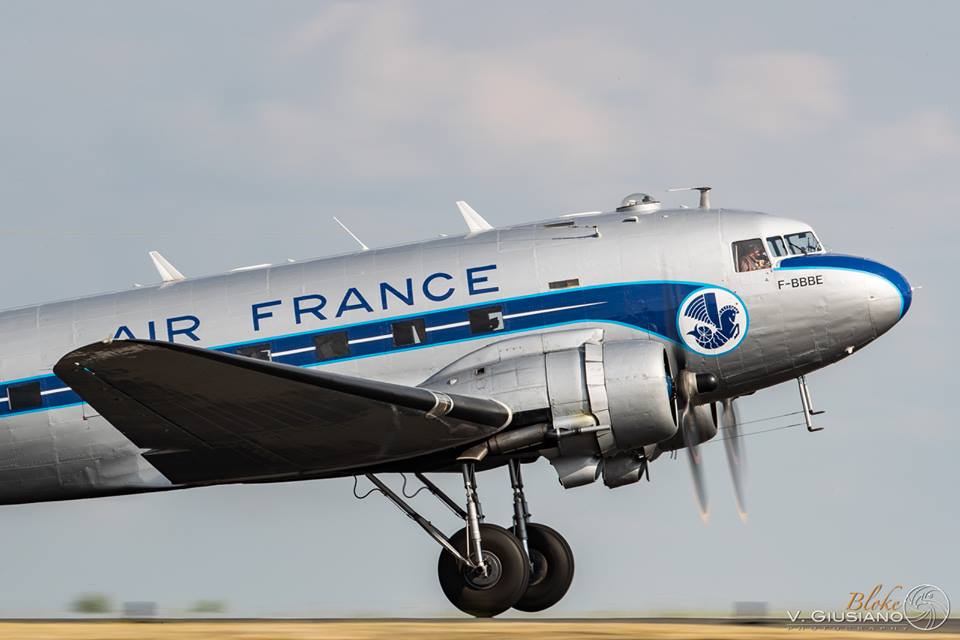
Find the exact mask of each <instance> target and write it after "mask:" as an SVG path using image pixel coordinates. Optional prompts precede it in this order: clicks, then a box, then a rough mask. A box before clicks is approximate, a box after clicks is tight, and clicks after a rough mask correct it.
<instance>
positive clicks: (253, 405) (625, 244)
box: [0, 187, 912, 616]
mask: <svg viewBox="0 0 960 640" xmlns="http://www.w3.org/2000/svg"><path fill="white" fill-rule="evenodd" d="M696 189H697V190H699V191H700V198H701V202H700V205H701V206H700V208H698V209H683V208H681V209H675V210H667V209H664V208H662V207H661V206H660V204H659V203H658V202H657V201H655V200H654V199H653V198H651V197H649V196H645V195H643V194H633V195H631V196H628V197H627V198H626V199H625V200H624V201H623V203H622V205H621V206H620V207H619V208H617V209H616V210H615V211H611V212H607V213H589V214H576V215H572V216H565V217H561V218H557V219H552V220H548V221H546V222H538V223H535V224H523V225H518V226H513V227H506V228H497V229H495V228H493V227H491V226H490V225H489V224H488V223H487V222H486V221H485V220H483V218H482V217H480V216H479V215H478V214H477V213H476V212H475V211H473V210H472V209H471V208H470V207H469V206H468V205H466V203H458V204H459V206H460V209H461V213H462V214H463V216H464V218H465V220H466V222H467V224H468V227H469V229H470V232H469V233H468V234H466V235H464V236H462V237H441V238H438V239H434V240H429V241H425V242H420V243H415V244H408V245H404V246H397V247H392V248H386V249H381V250H361V251H357V252H355V253H352V254H348V255H342V256H336V257H331V258H324V259H318V260H310V261H304V262H298V263H291V264H284V265H281V266H272V267H271V266H269V265H264V266H262V267H261V268H253V269H246V270H236V271H234V272H230V273H227V274H224V275H217V276H213V277H203V278H195V279H191V278H184V277H183V276H182V275H181V274H180V273H179V272H177V271H176V269H175V268H173V266H172V265H170V264H169V263H168V262H166V261H165V260H164V259H163V258H162V256H159V255H154V260H155V263H156V264H157V267H158V269H159V270H160V272H161V275H162V276H163V280H164V282H163V283H161V284H159V285H156V286H149V287H142V288H136V289H132V290H129V291H124V292H121V293H112V294H105V295H97V296H92V297H85V298H78V299H76V300H68V301H64V302H55V303H51V304H43V305H39V306H30V307H25V308H20V309H13V310H9V311H5V312H3V313H2V314H0V339H2V340H0V344H2V347H0V379H2V382H0V398H2V400H0V421H2V423H3V427H4V428H2V429H0V502H2V503H6V504H14V503H24V502H36V501H45V500H62V499H72V498H86V497H94V496H105V495H117V494H127V493H135V492H147V491H160V490H169V489H180V488H187V487H196V486H204V485H215V484H224V483H235V482H284V481H292V480H303V479H309V478H334V477H346V476H354V477H355V478H356V477H357V476H365V477H366V478H368V479H369V481H370V482H372V483H373V485H374V486H375V487H376V488H377V489H379V491H380V492H381V493H382V494H383V495H384V496H386V497H387V498H388V499H389V500H391V501H392V502H393V503H395V504H396V505H397V506H398V507H400V508H401V509H402V510H403V511H404V512H405V513H406V515H408V516H409V517H411V518H412V519H413V520H415V521H416V522H417V524H419V525H420V526H421V527H422V528H423V529H424V530H425V531H426V532H427V533H428V534H429V535H430V536H431V537H432V538H433V539H434V540H435V541H436V542H438V543H439V544H440V546H441V547H442V549H441V552H440V559H439V564H438V573H439V579H440V585H441V587H442V589H443V591H444V593H445V594H446V596H447V597H448V598H449V599H450V601H451V602H452V603H453V604H454V605H455V606H456V607H458V608H460V609H461V610H463V611H465V612H467V613H470V614H472V615H475V616H493V615H497V614H499V613H501V612H503V611H506V610H508V609H510V608H511V607H512V608H516V609H519V610H522V611H540V610H543V609H546V608H547V607H550V606H552V605H553V604H555V603H557V602H558V601H559V600H560V599H561V598H562V597H563V595H564V594H565V593H566V591H567V588H568V587H569V585H570V582H571V580H572V578H573V556H572V554H571V551H570V547H569V546H568V545H567V543H566V541H565V540H564V539H563V538H562V537H561V536H560V535H559V534H558V533H557V532H556V531H554V530H553V529H551V528H549V527H547V526H544V525H542V524H538V523H534V522H531V521H530V514H529V511H528V508H527V501H526V498H525V496H524V489H523V482H522V478H521V465H522V463H527V462H531V461H534V460H537V459H538V458H539V457H541V456H543V457H545V458H546V459H547V460H548V461H549V462H550V464H551V465H553V468H554V469H555V470H556V473H557V477H558V478H559V481H560V484H561V485H563V487H565V488H570V487H578V486H581V485H585V484H589V483H591V482H594V481H595V480H597V479H598V478H600V477H602V479H603V482H604V484H605V485H606V486H608V487H611V488H614V487H622V486H625V485H629V484H631V483H635V482H637V481H638V480H639V479H640V478H641V477H642V476H643V475H644V473H646V472H647V470H648V466H649V465H650V464H651V463H652V462H654V461H655V460H656V459H657V458H658V457H659V456H661V455H662V454H664V453H665V452H672V451H675V450H678V449H681V448H683V449H686V450H687V452H688V457H689V461H690V467H691V469H692V471H693V477H694V486H695V489H696V495H697V496H698V499H699V504H700V507H701V510H702V512H703V513H705V512H706V506H707V505H706V493H705V491H704V487H703V482H702V478H701V471H700V465H701V452H700V450H699V448H698V445H699V444H701V443H703V442H705V441H707V440H709V439H711V438H713V437H714V436H716V435H717V432H718V420H717V416H718V413H719V414H720V416H721V419H720V422H721V426H720V427H719V428H722V429H723V430H724V431H725V433H724V436H722V437H723V439H724V442H725V445H726V447H727V454H728V458H729V462H730V465H731V469H732V471H733V478H734V486H735V489H736V496H737V501H738V505H737V506H738V508H739V509H740V511H741V513H742V512H743V493H742V491H743V489H742V486H741V484H742V480H741V474H740V468H741V465H742V451H741V449H740V439H739V437H738V436H739V435H740V431H739V426H738V422H737V412H736V404H735V402H734V401H735V399H736V398H737V397H739V396H743V395H747V394H751V393H753V392H755V391H757V390H759V389H763V388H765V387H769V386H771V385H775V384H778V383H781V382H785V381H789V380H794V379H795V380H798V381H799V384H798V388H799V391H800V399H801V406H802V407H803V413H804V418H805V420H806V424H807V426H808V428H809V429H811V430H813V429H814V427H812V423H811V418H810V416H811V415H812V413H813V412H812V410H811V408H810V399H809V395H808V394H807V391H806V385H805V383H804V375H805V374H807V373H809V372H811V371H814V370H816V369H820V368H821V367H825V366H827V365H829V364H832V363H834V362H837V361H839V360H842V359H843V358H845V357H847V356H849V355H850V354H852V353H854V352H855V351H857V350H859V349H861V348H863V347H864V346H866V345H867V344H868V343H870V342H872V341H873V340H875V339H876V338H877V337H879V336H880V335H881V334H883V333H884V332H886V331H887V330H889V329H890V328H891V327H892V326H893V325H894V324H896V323H897V322H898V321H899V320H900V319H901V318H903V316H904V314H905V313H906V312H907V310H908V309H909V308H910V303H911V299H912V292H911V288H910V286H909V284H908V283H907V281H906V279H905V278H904V277H903V276H902V275H901V274H900V273H898V272H897V271H894V270H893V269H891V268H890V267H887V266H884V265H883V264H880V263H878V262H874V261H872V260H868V259H865V258H857V257H853V256H848V255H841V254H836V253H830V252H826V251H825V250H824V249H823V248H822V246H821V244H820V241H819V240H818V238H817V237H816V235H815V234H814V232H813V230H812V229H811V228H810V227H809V226H808V225H806V224H804V223H803V222H800V221H797V220H790V219H786V218H780V217H774V216H770V215H764V214H760V213H752V212H747V211H736V210H724V209H715V208H711V207H710V205H709V201H708V200H709V197H708V196H709V191H708V188H706V187H698V188H696ZM364 248H365V247H364ZM503 466H506V467H507V470H508V472H509V477H510V480H511V484H512V487H513V501H514V521H513V526H512V528H511V529H506V528H503V527H500V526H497V525H494V524H490V523H486V522H484V518H483V513H482V511H481V508H480V501H479V498H478V489H477V480H476V477H477V474H476V472H477V471H482V470H488V469H496V468H500V467H503ZM437 471H453V472H456V473H459V474H462V477H463V485H464V489H465V499H464V501H463V502H462V503H459V502H458V501H455V500H453V499H452V498H450V497H449V496H447V495H446V494H445V493H443V492H442V491H441V490H440V488H439V487H437V486H436V485H435V484H434V483H433V482H432V481H431V480H430V479H428V478H427V476H426V475H425V474H426V473H430V472H437ZM388 472H401V473H413V474H416V477H417V478H418V479H419V480H420V481H421V482H423V483H424V485H425V487H426V488H427V489H428V490H429V491H430V492H431V493H433V494H434V495H435V496H436V497H437V498H439V499H440V500H441V501H442V502H443V503H444V504H445V505H446V506H447V507H449V508H450V510H452V511H453V512H454V513H455V514H456V515H457V517H458V518H461V519H462V520H463V523H464V527H463V528H462V529H461V530H460V531H459V532H457V533H455V534H454V535H452V536H450V537H447V536H446V535H444V534H443V533H441V532H440V530H439V529H437V528H436V527H435V526H434V525H433V524H431V523H430V522H429V521H427V520H426V519H425V518H423V517H422V516H421V515H420V514H419V513H418V512H417V511H415V510H414V509H413V507H412V506H410V504H409V502H407V501H406V500H405V499H404V496H403V495H398V494H397V493H396V492H394V491H393V490H392V489H391V488H390V487H389V486H387V485H386V484H384V483H383V481H382V480H381V479H380V477H378V475H377V474H381V473H388ZM355 489H356V487H355Z"/></svg>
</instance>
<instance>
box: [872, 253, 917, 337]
mask: <svg viewBox="0 0 960 640" xmlns="http://www.w3.org/2000/svg"><path fill="white" fill-rule="evenodd" d="M865 262H867V263H869V264H870V266H871V268H870V269H869V271H870V272H871V273H873V274H874V275H877V276H879V277H878V278H875V279H874V282H873V283H872V285H871V286H869V287H868V288H867V296H868V300H869V305H870V319H871V320H872V321H873V325H874V327H875V328H876V331H877V335H880V334H881V333H884V332H885V331H887V330H889V329H890V328H891V327H892V326H893V325H895V324H897V323H898V322H899V321H900V319H901V318H903V316H905V315H906V313H907V311H908V310H909V309H910V303H911V302H912V301H913V290H912V289H911V288H910V283H909V282H907V279H906V278H905V277H904V276H903V274H902V273H900V272H899V271H897V270H896V269H893V268H891V267H888V266H886V265H884V264H881V263H879V262H874V261H872V260H869V261H865Z"/></svg>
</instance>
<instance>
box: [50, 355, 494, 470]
mask: <svg viewBox="0 0 960 640" xmlns="http://www.w3.org/2000/svg"><path fill="white" fill-rule="evenodd" d="M53 371H54V373H55V374H56V375H57V376H58V377H59V378H60V379H61V380H63V381H64V382H66V383H67V384H69V385H70V386H71V387H72V388H73V390H74V391H76V392H77V393H78V394H79V395H80V397H81V398H83V400H84V401H86V402H87V403H89V404H90V405H91V406H92V407H93V408H94V409H96V410H97V411H98V412H99V413H100V414H101V415H102V416H103V417H104V418H106V419H107V420H108V421H109V422H110V423H111V424H112V425H113V426H115V427H116V428H117V429H119V430H120V431H121V432H122V433H123V434H124V435H125V436H127V437H128V438H129V439H130V440H131V441H132V442H133V443H134V444H136V445H137V446H138V447H140V448H142V449H144V456H145V457H146V458H147V459H148V460H149V461H150V462H151V463H152V464H153V465H154V466H155V467H156V468H157V469H158V470H159V471H160V472H161V473H163V474H164V475H165V476H167V477H168V478H169V479H170V480H171V481H172V482H174V483H176V484H192V483H209V482H221V481H235V480H248V479H271V478H276V479H282V478H285V477H291V478H295V477H297V476H302V475H310V474H318V473H329V472H333V471H346V470H349V469H351V468H358V467H364V466H369V465H373V464H380V463H385V462H391V461H397V460H403V459H407V458H413V457H417V456H421V455H425V454H429V453H433V452H436V451H441V450H444V449H449V448H452V447H457V446H460V445H468V444H471V443H473V442H477V441H479V440H483V439H484V438H486V437H488V436H489V435H491V434H493V433H496V432H497V431H499V430H500V429H502V428H504V427H505V426H507V424H509V422H510V420H511V417H512V416H511V413H510V410H509V409H508V408H507V407H506V406H504V405H503V404H501V403H499V402H497V401H495V400H491V399H486V398H473V397H467V396H456V395H449V394H442V393H437V392H434V391H429V390H427V389H421V388H419V387H408V386H404V385H398V384H391V383H387V382H378V381H374V380H367V379H363V378H355V377H351V376H345V375H340V374H335V373H329V372H325V371H317V370H313V369H303V368H299V367H293V366H289V365H284V364H277V363H273V362H266V361H262V360H255V359H252V358H245V357H242V356H235V355H230V354H226V353H220V352H217V351H210V350H206V349H199V348H196V347H189V346H185V345H179V344H171V343H167V342H154V341H146V340H122V341H114V342H109V343H102V342H98V343H94V344H90V345H87V346H85V347H81V348H79V349H77V350H75V351H72V352H71V353H68V354H67V355H65V356H64V357H63V358H61V360H60V361H59V362H58V363H57V365H56V366H55V367H54V369H53Z"/></svg>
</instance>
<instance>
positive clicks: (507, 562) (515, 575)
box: [437, 524, 530, 618]
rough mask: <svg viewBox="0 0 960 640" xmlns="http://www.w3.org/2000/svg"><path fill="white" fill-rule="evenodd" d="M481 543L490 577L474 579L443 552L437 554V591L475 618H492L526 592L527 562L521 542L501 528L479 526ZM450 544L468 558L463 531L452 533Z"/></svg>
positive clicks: (469, 572)
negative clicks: (439, 589)
mask: <svg viewBox="0 0 960 640" xmlns="http://www.w3.org/2000/svg"><path fill="white" fill-rule="evenodd" d="M480 540H481V547H482V549H483V555H484V559H485V560H486V561H487V562H488V563H489V564H490V566H491V569H492V571H491V573H492V575H491V576H489V577H487V578H483V577H479V576H474V575H473V572H472V570H471V569H470V568H469V567H467V566H465V565H464V564H463V563H462V562H460V561H459V560H457V559H456V558H454V557H453V555H452V554H450V552H448V551H445V550H444V551H441V552H440V560H439V562H438V563H437V574H438V576H439V578H440V588H441V589H443V593H444V595H446V596H447V599H448V600H450V602H451V603H452V604H453V606H455V607H456V608H457V609H460V610H461V611H463V612H464V613H469V614H470V615H472V616H476V617H478V618H492V617H493V616H495V615H497V614H500V613H503V612H504V611H506V610H507V609H509V608H510V607H512V606H513V605H514V604H516V602H517V600H519V599H520V597H521V596H522V595H523V594H524V593H525V592H526V590H527V584H528V583H529V581H530V563H529V562H528V561H527V554H526V553H524V551H523V546H522V545H521V544H520V541H519V540H518V539H517V537H516V536H514V535H513V534H512V533H510V532H509V531H507V530H506V529H504V528H503V527H498V526H497V525H495V524H481V525H480ZM450 542H451V543H452V544H453V546H454V548H456V549H457V551H459V552H460V553H462V554H463V555H464V556H466V555H467V531H466V529H461V530H460V531H458V532H456V533H455V534H453V537H451V538H450Z"/></svg>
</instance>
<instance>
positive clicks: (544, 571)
mask: <svg viewBox="0 0 960 640" xmlns="http://www.w3.org/2000/svg"><path fill="white" fill-rule="evenodd" d="M527 546H528V547H529V548H530V561H531V564H532V565H533V571H532V573H531V576H530V584H529V586H528V587H527V591H526V593H524V594H523V596H522V597H521V598H520V599H519V600H517V603H516V604H515V605H513V608H514V609H517V610H519V611H529V612H534V611H543V610H544V609H549V608H550V607H552V606H553V605H555V604H557V603H558V602H560V600H561V599H562V598H563V596H564V595H566V593H567V589H569V588H570V583H572V582H573V551H572V550H571V549H570V545H569V544H567V541H566V540H564V538H563V536H561V535H560V534H559V533H557V532H556V531H554V530H553V529H551V528H550V527H548V526H546V525H543V524H533V523H531V524H528V525H527Z"/></svg>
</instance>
